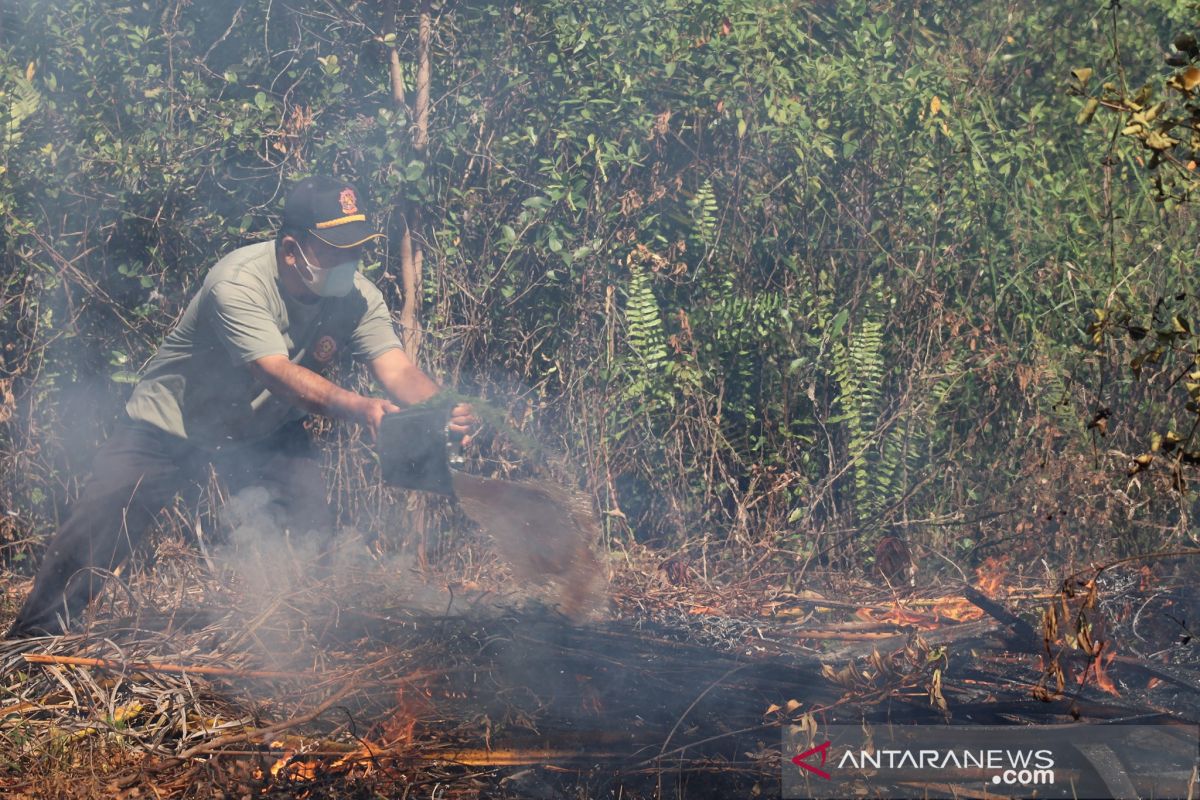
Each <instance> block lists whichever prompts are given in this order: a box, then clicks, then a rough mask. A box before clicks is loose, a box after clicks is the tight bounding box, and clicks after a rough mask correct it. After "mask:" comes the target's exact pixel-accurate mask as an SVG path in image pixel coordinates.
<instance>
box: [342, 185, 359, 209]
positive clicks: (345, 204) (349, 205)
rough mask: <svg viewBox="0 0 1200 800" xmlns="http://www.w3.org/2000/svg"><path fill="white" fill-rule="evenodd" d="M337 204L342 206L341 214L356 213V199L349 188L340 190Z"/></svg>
mask: <svg viewBox="0 0 1200 800" xmlns="http://www.w3.org/2000/svg"><path fill="white" fill-rule="evenodd" d="M338 202H340V203H341V204H342V213H343V214H357V213H358V198H357V197H355V196H354V190H353V189H351V188H350V187H349V186H347V187H346V188H345V189H342V193H341V194H340V195H338Z"/></svg>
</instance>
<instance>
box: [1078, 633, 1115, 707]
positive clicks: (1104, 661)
mask: <svg viewBox="0 0 1200 800" xmlns="http://www.w3.org/2000/svg"><path fill="white" fill-rule="evenodd" d="M1101 647H1103V645H1101ZM1116 657H1117V654H1116V653H1114V652H1112V650H1109V652H1108V655H1103V654H1100V655H1097V656H1096V658H1095V659H1094V660H1093V661H1092V665H1091V666H1092V670H1093V674H1094V675H1095V676H1096V685H1097V686H1098V687H1100V689H1102V690H1103V691H1105V692H1108V693H1109V694H1111V695H1112V696H1113V697H1120V696H1121V691H1120V690H1119V689H1117V684H1116V683H1115V682H1113V679H1112V678H1110V677H1109V675H1108V669H1107V667H1108V665H1109V664H1111V663H1112V661H1113V659H1114V658H1116ZM1087 674H1088V670H1084V671H1083V674H1082V675H1080V676H1079V683H1080V685H1082V684H1083V682H1084V681H1085V680H1086V679H1087Z"/></svg>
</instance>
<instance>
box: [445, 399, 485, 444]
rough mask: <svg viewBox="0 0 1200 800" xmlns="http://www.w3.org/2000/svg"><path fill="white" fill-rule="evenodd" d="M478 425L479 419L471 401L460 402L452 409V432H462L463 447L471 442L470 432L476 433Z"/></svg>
mask: <svg viewBox="0 0 1200 800" xmlns="http://www.w3.org/2000/svg"><path fill="white" fill-rule="evenodd" d="M478 427H479V420H478V419H477V418H476V417H475V411H474V409H472V408H471V404H470V403H459V404H458V405H456V406H455V407H454V408H452V409H450V432H451V433H460V434H462V437H463V438H462V445H463V447H466V446H467V445H469V444H470V443H471V436H470V434H472V433H474V432H475V430H476V429H477V428H478Z"/></svg>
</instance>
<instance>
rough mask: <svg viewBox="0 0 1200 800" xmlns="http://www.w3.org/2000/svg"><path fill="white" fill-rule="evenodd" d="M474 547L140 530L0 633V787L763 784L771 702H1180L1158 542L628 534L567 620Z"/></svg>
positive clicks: (768, 778) (781, 719)
mask: <svg viewBox="0 0 1200 800" xmlns="http://www.w3.org/2000/svg"><path fill="white" fill-rule="evenodd" d="M279 558H280V562H281V566H280V570H281V571H282V570H283V569H284V562H285V561H286V557H285V556H284V555H283V554H282V553H281V554H280V555H279ZM486 566H487V565H482V566H480V567H479V568H478V570H477V571H475V572H473V573H472V574H469V575H468V574H465V573H461V572H460V574H457V575H446V574H443V575H436V576H435V575H431V574H429V573H428V572H426V574H425V577H424V578H422V577H421V576H420V575H418V574H417V572H416V571H415V570H409V569H403V568H402V566H401V565H397V564H395V563H390V564H383V563H371V562H360V563H356V564H354V565H352V566H348V567H346V568H343V569H339V570H337V571H335V572H334V574H333V576H332V577H330V578H328V579H326V580H324V581H316V580H308V581H295V582H292V583H290V584H288V585H280V586H277V587H274V588H272V589H271V591H269V592H268V591H264V589H263V587H261V586H256V585H252V584H251V583H250V580H249V579H247V578H246V577H245V575H244V574H243V575H242V576H233V577H232V578H231V576H229V575H228V574H222V572H221V567H220V565H219V564H218V565H217V568H216V569H215V570H214V569H213V567H211V566H210V565H207V564H205V563H203V562H202V561H201V560H200V558H199V557H198V556H197V555H195V554H194V553H193V551H191V550H189V549H188V548H186V547H181V546H179V545H178V544H173V543H167V544H164V545H163V546H160V548H159V551H158V553H157V563H156V566H155V569H153V570H147V571H145V572H144V573H142V574H138V575H137V576H136V577H134V578H133V579H131V580H129V581H128V582H126V583H118V582H114V586H113V587H112V588H111V589H110V590H109V591H108V593H107V594H106V595H105V597H104V598H103V599H102V601H101V602H99V603H98V604H97V606H96V608H95V609H94V612H93V617H92V619H91V621H90V624H89V625H88V626H87V628H86V632H83V633H80V634H77V635H71V636H64V637H60V638H54V639H41V640H27V641H19V642H8V643H5V644H4V645H3V649H2V650H0V668H2V681H3V684H2V685H3V687H4V699H3V704H2V706H0V709H2V711H0V713H2V715H3V718H2V722H0V725H2V732H3V738H2V740H0V741H2V744H0V747H2V753H0V754H2V757H3V759H4V762H5V772H4V777H3V787H4V790H5V793H6V796H10V797H22V796H25V797H46V796H55V795H65V794H69V795H71V796H96V797H112V796H128V797H214V796H242V797H284V796H287V797H307V798H324V797H380V796H382V797H408V796H413V797H422V796H438V797H514V798H516V797H523V798H524V797H539V798H553V797H564V796H572V797H622V798H642V797H647V798H648V797H667V796H672V797H725V796H747V795H749V796H758V795H760V794H761V795H763V796H774V795H777V794H778V792H779V790H780V787H779V776H780V758H781V752H780V727H781V726H782V725H785V724H797V725H801V726H804V725H811V724H812V723H813V722H818V723H821V724H827V723H837V722H841V723H859V722H867V723H868V724H875V723H883V722H888V721H890V722H898V723H942V722H945V721H947V720H949V721H950V722H952V723H971V724H979V723H993V724H1026V723H1031V722H1051V723H1053V722H1070V721H1073V720H1082V721H1087V722H1095V723H1103V722H1109V721H1117V720H1121V721H1128V720H1137V721H1139V722H1143V723H1153V722H1171V721H1192V722H1194V721H1196V720H1200V692H1198V691H1197V686H1200V652H1198V651H1197V645H1196V643H1195V641H1194V638H1193V635H1192V631H1191V629H1190V628H1189V627H1188V626H1189V625H1191V624H1193V623H1192V621H1193V620H1195V619H1196V617H1197V612H1198V611H1200V594H1198V593H1197V591H1196V589H1195V586H1194V583H1192V582H1187V581H1186V580H1184V579H1183V578H1181V577H1178V575H1177V573H1176V571H1175V566H1174V565H1173V564H1172V563H1171V562H1170V561H1169V560H1165V559H1164V560H1160V561H1156V562H1151V563H1142V562H1130V563H1124V564H1118V565H1114V566H1112V567H1111V568H1109V569H1106V570H1102V571H1100V572H1099V573H1097V571H1096V570H1094V569H1093V570H1088V571H1087V572H1084V573H1081V574H1079V575H1076V576H1072V577H1071V578H1069V579H1068V580H1066V581H1065V582H1059V583H1050V584H1048V583H1047V580H1048V579H1047V578H1045V577H1044V576H1043V577H1041V578H1035V577H1033V576H1030V575H1025V574H1021V573H1020V572H1019V571H1018V570H1016V569H1015V568H1014V566H1013V565H1010V564H1006V563H1005V562H1004V561H1002V560H998V559H993V560H990V561H988V562H987V563H985V564H984V565H983V566H982V567H981V568H980V569H979V570H978V571H977V574H976V575H975V576H973V579H972V580H971V581H970V582H969V583H964V584H959V585H943V586H925V587H921V588H920V589H913V588H908V589H906V590H904V591H894V590H891V589H881V588H879V586H877V585H872V584H870V583H866V582H863V583H854V582H848V581H847V580H846V579H845V578H844V577H836V576H833V575H830V576H812V577H810V578H809V579H808V580H807V581H806V584H805V588H803V589H797V588H795V587H790V586H788V585H786V583H785V582H784V581H783V580H782V579H781V577H780V576H768V575H759V576H757V577H755V578H750V577H747V576H745V575H734V574H731V573H719V572H718V573H716V574H714V568H713V567H712V566H711V565H706V564H705V562H703V561H702V560H695V561H692V560H688V559H687V558H686V557H685V556H683V555H679V556H676V557H674V558H671V559H666V560H664V559H663V558H662V557H661V556H660V555H656V554H654V553H652V552H650V551H646V550H637V551H628V552H623V553H620V554H618V555H613V556H612V557H610V558H609V559H608V560H607V561H606V562H605V568H606V570H607V572H608V574H609V578H610V581H609V584H610V592H609V599H608V610H607V611H606V612H605V613H604V614H603V615H600V616H598V617H597V618H595V619H592V620H590V621H586V622H575V621H571V620H569V619H567V618H566V617H563V616H562V615H560V614H558V613H557V612H556V611H555V610H553V609H552V608H551V607H549V605H548V604H547V598H546V597H545V596H544V593H543V594H542V595H539V593H538V592H536V591H531V590H527V589H524V588H522V589H520V590H517V589H514V588H513V584H512V583H511V582H509V581H507V580H505V579H504V578H503V570H502V569H488V568H485V567H486ZM492 566H494V565H492ZM487 575H495V576H498V577H496V578H493V579H490V580H489V579H487V578H485V577H484V576H487ZM22 588H23V587H20V586H15V585H14V586H10V592H12V593H19V592H20V591H21V589H22ZM951 788H952V789H956V790H957V791H959V796H984V795H982V794H979V793H978V792H976V793H974V794H972V791H971V789H972V787H966V786H959V787H951ZM947 791H949V789H948V790H947Z"/></svg>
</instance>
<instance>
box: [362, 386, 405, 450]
mask: <svg viewBox="0 0 1200 800" xmlns="http://www.w3.org/2000/svg"><path fill="white" fill-rule="evenodd" d="M361 406H362V407H361V409H360V410H359V420H358V422H359V424H361V425H362V426H363V427H364V428H366V429H367V433H369V434H370V436H371V441H375V438H376V437H377V436H378V435H379V425H380V423H381V422H383V418H384V417H385V416H387V415H388V414H395V413H396V412H397V411H400V410H401V408H400V406H398V405H396V404H395V403H393V402H392V401H391V400H384V399H383V398H381V397H364V398H362V404H361Z"/></svg>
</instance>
